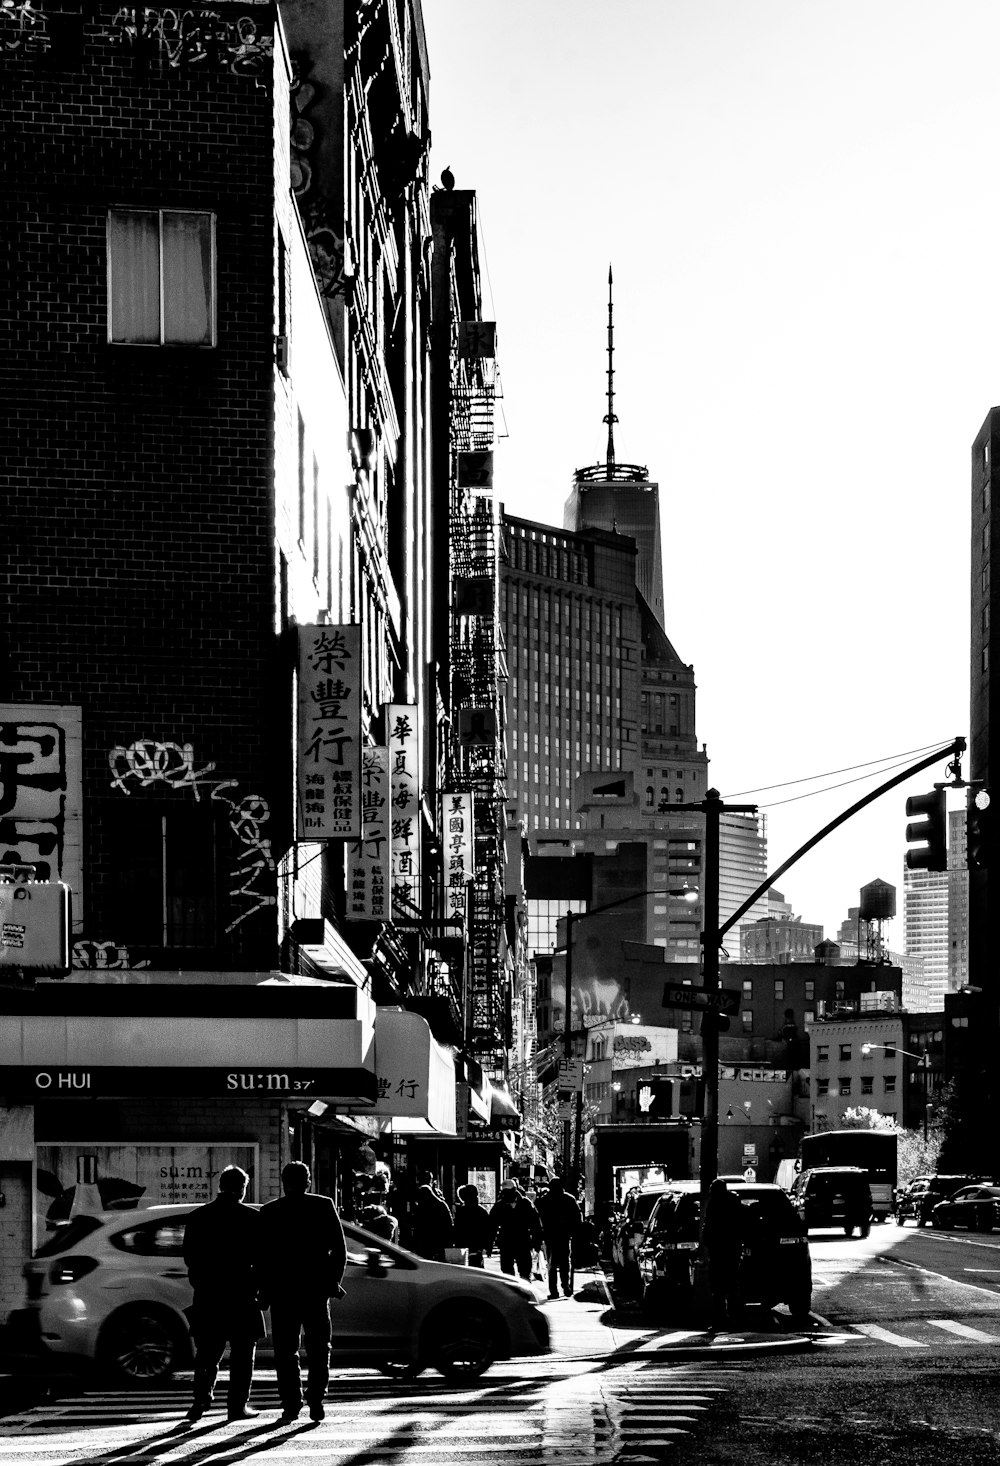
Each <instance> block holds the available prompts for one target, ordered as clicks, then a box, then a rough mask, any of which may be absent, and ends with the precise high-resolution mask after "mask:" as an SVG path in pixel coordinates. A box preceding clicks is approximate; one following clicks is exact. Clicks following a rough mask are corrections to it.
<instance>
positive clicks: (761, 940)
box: [740, 886, 823, 962]
mask: <svg viewBox="0 0 1000 1466" xmlns="http://www.w3.org/2000/svg"><path fill="white" fill-rule="evenodd" d="M822 940H823V928H822V926H820V925H817V924H815V923H813V922H806V921H803V920H802V917H801V916H795V915H793V913H792V907H791V903H790V902H788V901H786V900H785V898H784V896H783V895H782V894H781V892H780V891H778V890H776V889H775V888H774V887H773V886H772V887H771V889H770V890H769V891H768V893H767V915H766V916H765V917H763V918H762V919H761V920H759V921H755V922H751V923H750V924H749V925H748V926H745V927H744V928H743V930H742V931H741V933H740V953H741V959H742V961H744V962H814V961H815V951H816V948H817V947H818V946H819V944H820V942H821V941H822Z"/></svg>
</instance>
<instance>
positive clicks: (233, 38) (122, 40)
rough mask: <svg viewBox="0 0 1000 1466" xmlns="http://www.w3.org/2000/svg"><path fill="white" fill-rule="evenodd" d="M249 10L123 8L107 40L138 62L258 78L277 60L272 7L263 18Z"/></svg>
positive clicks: (266, 8) (229, 7) (117, 14)
mask: <svg viewBox="0 0 1000 1466" xmlns="http://www.w3.org/2000/svg"><path fill="white" fill-rule="evenodd" d="M249 8H250V7H249V5H241V6H239V7H237V6H229V5H220V6H218V7H214V6H213V7H211V8H208V7H206V8H203V7H201V6H198V7H193V8H191V9H181V8H180V7H178V8H177V9H171V8H168V7H151V6H138V5H123V6H122V8H121V9H120V10H118V11H116V12H115V14H114V16H113V17H112V20H111V26H110V30H109V32H108V34H109V35H110V37H111V39H112V40H114V41H117V42H118V43H119V44H120V45H123V46H127V47H128V48H129V49H130V50H131V51H132V52H133V53H134V54H135V56H136V59H137V60H141V59H149V60H153V59H156V60H158V61H160V62H161V63H163V62H165V63H166V65H167V66H168V67H170V68H172V69H174V70H182V69H185V68H187V67H195V66H197V67H203V68H204V69H205V70H207V71H218V70H228V71H231V72H233V74H234V75H236V76H250V77H257V76H262V75H264V73H265V72H266V71H267V70H268V69H269V67H270V58H271V57H272V56H273V55H274V38H273V35H272V34H271V28H272V25H273V21H272V20H271V19H270V16H271V10H270V6H266V7H262V8H263V10H264V17H262V16H261V15H260V14H259V13H258V14H257V15H252V14H249V13H248V11H249ZM262 25H263V27H264V28H263V29H262Z"/></svg>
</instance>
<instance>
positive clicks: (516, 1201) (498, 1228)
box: [490, 1181, 542, 1282]
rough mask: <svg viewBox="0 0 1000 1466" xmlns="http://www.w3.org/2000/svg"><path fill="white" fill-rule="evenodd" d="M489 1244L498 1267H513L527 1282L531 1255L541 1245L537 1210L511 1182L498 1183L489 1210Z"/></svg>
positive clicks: (511, 1269) (508, 1268)
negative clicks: (497, 1196)
mask: <svg viewBox="0 0 1000 1466" xmlns="http://www.w3.org/2000/svg"><path fill="white" fill-rule="evenodd" d="M490 1226H491V1229H492V1244H493V1245H494V1246H495V1247H496V1248H497V1249H498V1250H499V1253H500V1268H501V1270H502V1271H503V1272H505V1273H513V1272H514V1271H515V1269H516V1270H517V1272H519V1273H520V1274H521V1277H522V1278H527V1279H528V1281H529V1282H530V1281H531V1254H532V1253H533V1252H534V1251H535V1250H536V1249H537V1248H539V1247H541V1245H542V1224H541V1222H540V1221H539V1220H538V1213H537V1212H536V1211H535V1208H534V1207H533V1206H532V1204H531V1202H530V1201H529V1200H528V1198H527V1197H526V1196H525V1195H524V1194H523V1193H522V1192H521V1191H520V1190H519V1189H518V1186H517V1183H516V1182H514V1181H504V1182H503V1183H502V1184H501V1186H500V1200H499V1201H498V1202H497V1203H496V1204H495V1205H494V1206H493V1207H491V1209H490Z"/></svg>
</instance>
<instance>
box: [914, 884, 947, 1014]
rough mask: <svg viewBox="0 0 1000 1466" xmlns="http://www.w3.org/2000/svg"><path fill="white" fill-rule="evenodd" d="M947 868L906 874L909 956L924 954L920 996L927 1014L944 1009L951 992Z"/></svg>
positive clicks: (921, 1006) (921, 1005)
mask: <svg viewBox="0 0 1000 1466" xmlns="http://www.w3.org/2000/svg"><path fill="white" fill-rule="evenodd" d="M950 879H951V877H950V873H949V872H948V871H946V870H906V871H904V873H903V909H904V923H905V928H906V952H907V955H908V956H912V957H922V958H923V960H924V971H923V981H922V992H921V993H920V995H919V998H918V999H917V1001H918V1005H919V1009H920V1011H921V1012H924V1013H936V1012H938V1011H940V1010H941V1009H943V1008H944V995H945V993H946V992H947V991H948V967H949V950H948V926H949V921H948V905H949V902H948V894H949V885H950Z"/></svg>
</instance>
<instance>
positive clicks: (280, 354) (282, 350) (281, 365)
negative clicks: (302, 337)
mask: <svg viewBox="0 0 1000 1466" xmlns="http://www.w3.org/2000/svg"><path fill="white" fill-rule="evenodd" d="M274 360H275V362H276V363H277V367H278V371H279V372H281V374H282V376H284V377H287V376H290V375H291V360H292V351H291V342H290V341H289V339H288V337H287V336H275V338H274Z"/></svg>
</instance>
